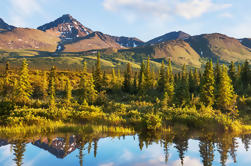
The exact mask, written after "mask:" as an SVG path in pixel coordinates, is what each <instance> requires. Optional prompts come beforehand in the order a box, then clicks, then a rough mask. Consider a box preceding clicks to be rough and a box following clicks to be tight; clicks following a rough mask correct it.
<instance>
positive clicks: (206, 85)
mask: <svg viewBox="0 0 251 166" xmlns="http://www.w3.org/2000/svg"><path fill="white" fill-rule="evenodd" d="M214 84H215V80H214V70H213V62H212V60H211V61H208V62H207V64H206V68H205V71H204V74H203V80H202V86H201V92H200V100H201V101H202V102H203V103H204V104H205V105H206V106H212V105H213V104H214Z"/></svg>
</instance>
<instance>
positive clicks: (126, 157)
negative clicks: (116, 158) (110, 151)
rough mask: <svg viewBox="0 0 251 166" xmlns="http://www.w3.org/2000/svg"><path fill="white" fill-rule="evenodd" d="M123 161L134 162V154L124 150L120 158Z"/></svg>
mask: <svg viewBox="0 0 251 166" xmlns="http://www.w3.org/2000/svg"><path fill="white" fill-rule="evenodd" d="M120 158H121V160H123V161H124V160H126V161H129V160H132V159H133V154H132V153H131V152H130V151H128V150H127V149H125V150H124V152H123V154H122V155H121V156H120Z"/></svg>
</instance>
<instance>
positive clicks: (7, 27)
mask: <svg viewBox="0 0 251 166" xmlns="http://www.w3.org/2000/svg"><path fill="white" fill-rule="evenodd" d="M14 28H15V27H14V26H12V25H9V24H7V23H5V22H4V20H3V19H1V18H0V32H2V31H6V30H7V31H11V30H13V29H14Z"/></svg>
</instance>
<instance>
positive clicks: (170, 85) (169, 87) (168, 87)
mask: <svg viewBox="0 0 251 166" xmlns="http://www.w3.org/2000/svg"><path fill="white" fill-rule="evenodd" d="M165 92H166V93H167V95H168V103H169V104H170V103H172V101H173V96H174V77H173V73H172V65H171V61H170V59H169V62H168V67H167V69H166V76H165V83H164V93H165Z"/></svg>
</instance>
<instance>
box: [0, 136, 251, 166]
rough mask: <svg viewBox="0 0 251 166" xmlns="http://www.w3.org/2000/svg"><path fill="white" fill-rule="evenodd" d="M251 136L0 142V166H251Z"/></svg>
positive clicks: (53, 138) (37, 138)
mask: <svg viewBox="0 0 251 166" xmlns="http://www.w3.org/2000/svg"><path fill="white" fill-rule="evenodd" d="M250 140H251V135H239V136H238V135H237V136H236V135H234V134H227V133H226V134H214V133H212V132H211V133H206V132H203V133H199V132H189V131H179V132H168V133H157V134H153V133H144V132H142V133H137V134H135V135H134V134H133V135H119V134H118V135H116V134H114V133H100V134H97V133H96V134H85V133H81V134H79V133H54V134H48V135H34V136H31V135H29V136H23V137H21V136H16V137H13V138H6V137H4V136H3V137H2V138H1V139H0V165H1V166H21V165H22V166H57V165H58V166H59V165H60V166H69V165H71V166H83V165H85V166H117V165H118V166H130V165H132V166H152V165H157V166H165V165H168V166H180V165H187V166H191V165H192V166H202V165H241V166H246V165H247V166H248V165H251V157H250V156H251V151H250V149H249V145H250Z"/></svg>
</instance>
